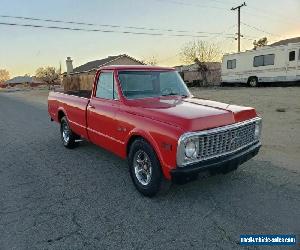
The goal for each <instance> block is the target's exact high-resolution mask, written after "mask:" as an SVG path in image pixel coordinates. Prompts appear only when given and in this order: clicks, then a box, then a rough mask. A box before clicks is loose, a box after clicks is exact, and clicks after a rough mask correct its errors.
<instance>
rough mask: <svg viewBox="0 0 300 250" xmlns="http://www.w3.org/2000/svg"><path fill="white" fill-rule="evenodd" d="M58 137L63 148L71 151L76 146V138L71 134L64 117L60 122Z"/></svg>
mask: <svg viewBox="0 0 300 250" xmlns="http://www.w3.org/2000/svg"><path fill="white" fill-rule="evenodd" d="M60 136H61V140H62V143H63V145H64V147H66V148H69V149H72V148H75V147H76V146H77V143H76V141H75V140H76V138H77V136H76V135H75V134H74V133H73V132H72V130H71V129H70V126H69V122H68V120H67V118H66V117H65V116H64V117H63V118H61V120H60Z"/></svg>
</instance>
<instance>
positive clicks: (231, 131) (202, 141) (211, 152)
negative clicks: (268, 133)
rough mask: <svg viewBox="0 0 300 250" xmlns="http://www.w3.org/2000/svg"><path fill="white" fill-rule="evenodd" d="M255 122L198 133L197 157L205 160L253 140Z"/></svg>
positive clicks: (226, 152) (236, 148)
mask: <svg viewBox="0 0 300 250" xmlns="http://www.w3.org/2000/svg"><path fill="white" fill-rule="evenodd" d="M254 133H255V122H253V123H248V124H245V125H243V126H239V127H231V128H228V129H226V130H220V131H216V132H214V133H211V134H209V133H208V134H203V135H199V153H198V157H197V158H198V159H199V160H205V159H209V158H213V157H217V156H220V155H224V154H228V153H230V152H233V151H236V150H238V149H240V148H243V147H245V146H247V145H249V144H251V143H252V142H254V141H255V138H254Z"/></svg>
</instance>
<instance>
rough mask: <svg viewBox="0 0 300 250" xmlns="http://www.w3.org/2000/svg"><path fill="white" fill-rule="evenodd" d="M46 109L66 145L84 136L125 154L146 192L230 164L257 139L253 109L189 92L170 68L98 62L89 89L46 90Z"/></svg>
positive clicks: (250, 151) (251, 150)
mask: <svg viewBox="0 0 300 250" xmlns="http://www.w3.org/2000/svg"><path fill="white" fill-rule="evenodd" d="M48 111H49V114H50V117H51V120H52V121H56V122H58V123H60V133H61V139H62V143H63V145H64V146H65V147H66V148H74V147H75V146H76V145H77V143H78V141H79V140H80V139H81V138H84V139H86V140H88V141H90V142H92V143H94V144H96V145H99V146H101V147H103V148H105V149H107V150H110V151H112V152H113V153H115V154H116V155H118V156H120V157H122V158H124V159H127V160H128V164H129V170H130V171H129V172H130V175H131V178H132V180H133V183H134V185H135V186H136V188H137V189H138V190H139V191H140V192H141V193H142V194H143V195H146V196H153V195H155V194H156V193H157V192H158V191H159V190H161V187H162V184H163V183H165V182H167V183H170V182H169V181H171V180H172V181H181V182H182V180H189V179H191V178H194V177H195V176H197V175H198V174H199V173H200V172H204V171H205V172H206V173H226V172H229V171H232V170H235V169H236V168H237V167H238V166H239V165H240V164H241V163H243V162H245V161H247V160H249V159H250V158H252V157H253V156H255V155H256V154H257V153H258V151H259V148H260V146H261V143H260V135H261V118H260V117H259V116H258V115H257V113H256V111H255V109H253V108H249V107H241V106H235V105H229V104H224V103H220V102H214V101H210V100H205V99H197V98H194V97H193V96H192V95H191V93H190V92H189V90H188V88H187V87H186V85H185V83H184V82H183V80H182V79H181V77H180V75H179V74H178V72H176V71H175V69H173V68H166V67H152V66H106V67H103V68H100V69H99V70H98V72H97V73H96V76H95V81H94V86H93V89H92V90H91V91H73V92H50V94H49V98H48Z"/></svg>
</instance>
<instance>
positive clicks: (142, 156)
mask: <svg viewBox="0 0 300 250" xmlns="http://www.w3.org/2000/svg"><path fill="white" fill-rule="evenodd" d="M133 164H134V173H135V176H136V178H137V179H138V181H139V182H140V183H141V184H142V185H143V186H146V185H148V184H149V183H150V181H151V177H152V166H151V161H150V158H149V156H148V155H147V154H146V152H144V151H143V150H138V151H137V152H136V153H135V155H134V158H133Z"/></svg>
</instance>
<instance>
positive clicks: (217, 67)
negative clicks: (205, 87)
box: [175, 62, 221, 85]
mask: <svg viewBox="0 0 300 250" xmlns="http://www.w3.org/2000/svg"><path fill="white" fill-rule="evenodd" d="M206 65H207V67H208V72H207V82H208V84H209V85H215V84H218V83H219V82H220V77H221V63H220V62H207V63H206ZM175 69H176V70H177V71H178V72H179V74H180V75H181V77H182V79H183V80H184V81H185V82H186V83H187V84H189V85H193V84H199V83H200V82H202V80H203V79H202V76H201V74H200V72H199V70H198V65H197V64H196V63H195V64H190V65H180V66H175Z"/></svg>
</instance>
